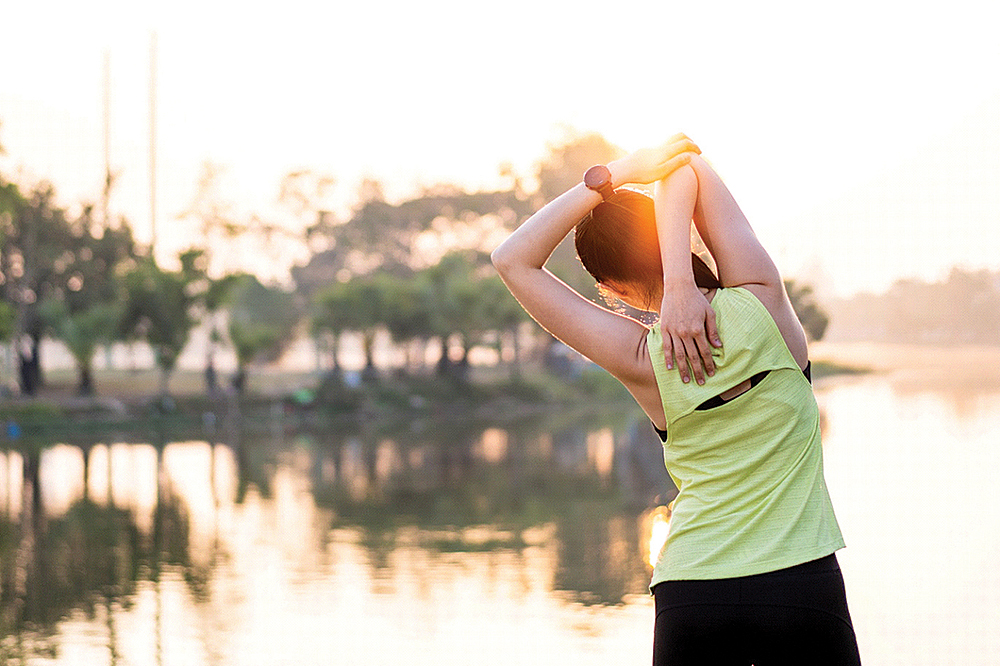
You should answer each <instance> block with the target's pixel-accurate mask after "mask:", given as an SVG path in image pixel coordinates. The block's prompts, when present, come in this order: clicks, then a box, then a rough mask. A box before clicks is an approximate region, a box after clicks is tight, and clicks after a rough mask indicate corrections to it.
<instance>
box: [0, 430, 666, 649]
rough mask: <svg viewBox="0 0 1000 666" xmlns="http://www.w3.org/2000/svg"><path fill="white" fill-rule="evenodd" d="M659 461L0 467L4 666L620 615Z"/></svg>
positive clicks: (461, 451)
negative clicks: (590, 611)
mask: <svg viewBox="0 0 1000 666" xmlns="http://www.w3.org/2000/svg"><path fill="white" fill-rule="evenodd" d="M645 430H648V428H647V429H640V428H637V429H635V430H634V431H633V432H634V433H638V432H644V431H645ZM649 443H650V442H649V441H648V439H645V440H644V439H642V438H640V437H638V436H633V437H630V436H629V435H628V432H627V431H626V433H625V434H623V435H617V436H616V434H615V429H613V428H612V427H611V426H610V425H608V424H597V425H596V426H593V427H585V426H583V425H579V424H575V423H574V424H570V425H569V426H567V427H564V428H562V429H552V428H549V427H548V426H547V425H546V424H541V423H539V424H534V425H531V424H528V425H524V426H522V427H519V428H504V429H501V428H496V427H488V428H475V427H468V426H455V425H452V426H449V427H443V428H437V429H428V428H424V429H421V430H419V431H409V432H405V433H402V434H400V436H397V437H386V436H384V435H383V434H378V433H367V432H365V431H364V430H354V431H351V432H342V433H326V434H322V435H317V434H310V433H284V432H282V433H280V434H279V436H277V437H272V438H268V439H265V440H252V439H246V438H242V437H237V438H236V439H235V441H232V442H226V443H213V442H207V441H187V442H170V443H167V444H163V445H158V444H156V443H149V442H93V443H82V444H81V443H77V444H73V445H68V444H61V443H59V444H53V445H51V446H47V447H44V448H42V449H37V448H32V449H31V450H26V451H6V452H3V453H0V549H2V550H0V557H2V567H0V569H2V570H0V617H2V625H0V634H2V637H3V638H2V643H0V658H2V659H0V660H3V661H6V660H8V659H25V658H38V659H43V660H51V661H54V662H59V663H118V662H119V661H121V662H123V663H132V661H133V660H137V661H138V662H142V663H157V664H160V663H171V662H172V661H173V660H175V659H179V660H180V661H179V663H247V659H249V660H250V661H251V662H252V661H255V660H257V659H259V658H260V655H262V654H267V653H272V654H274V652H273V647H274V646H275V645H284V646H285V647H284V648H282V650H284V651H285V652H283V653H282V654H281V655H278V656H280V659H279V660H280V661H285V660H287V658H288V652H287V651H291V652H292V653H293V654H299V655H300V657H301V659H303V660H305V661H306V662H307V663H308V662H310V660H311V661H313V662H316V659H315V658H314V657H311V656H310V655H312V653H313V648H312V647H309V648H306V647H304V646H308V645H313V644H315V643H316V640H317V638H316V636H303V635H301V631H299V630H298V629H297V630H296V631H295V632H293V634H294V635H298V636H299V637H300V639H301V640H300V641H299V642H300V643H301V645H299V644H296V645H289V644H288V641H287V640H286V639H282V638H279V637H277V636H275V635H274V631H275V626H276V624H275V623H278V624H279V625H280V624H282V623H287V622H289V621H291V620H292V619H293V618H294V621H295V622H296V623H297V626H301V625H300V624H298V623H301V622H302V621H303V620H304V618H303V617H302V613H303V612H304V611H305V610H306V609H307V608H311V612H313V613H316V614H317V617H325V618H326V621H327V622H332V623H335V624H337V625H338V626H341V627H347V628H348V630H349V628H350V627H351V626H352V625H353V626H355V628H358V627H361V626H364V625H367V623H368V622H370V621H372V620H373V619H377V618H378V617H379V616H380V614H384V612H383V611H379V612H378V613H376V615H375V618H372V617H369V616H368V615H365V612H366V610H371V609H370V608H369V607H370V606H371V603H372V602H371V599H372V598H385V599H391V600H392V603H391V605H393V606H395V605H397V604H403V605H404V606H405V605H409V607H410V608H411V609H412V608H420V609H424V610H426V609H427V608H428V606H427V604H429V603H430V604H432V605H433V604H434V603H440V604H442V605H447V604H448V603H451V602H449V601H448V596H449V595H454V596H455V599H457V600H459V601H461V599H465V602H464V603H465V604H466V605H465V608H466V612H467V613H469V614H471V615H474V616H482V615H483V614H484V612H485V613H488V612H489V610H490V608H493V609H495V608H498V607H505V608H506V611H505V612H507V613H509V614H511V615H512V616H515V615H518V614H519V613H521V612H522V611H523V610H524V609H525V608H526V607H528V608H531V607H535V610H534V611H531V612H529V614H528V616H526V617H528V618H532V617H534V618H535V620H539V619H540V618H543V617H544V618H546V621H550V620H551V618H552V617H559V616H560V615H561V614H565V613H566V612H567V609H568V608H571V607H573V606H576V605H583V606H584V607H585V606H588V605H594V604H596V605H598V606H610V607H614V606H625V605H627V601H628V600H629V599H630V598H633V597H636V596H640V595H642V594H643V592H644V590H645V585H646V583H647V580H648V569H647V567H646V565H645V564H644V563H643V560H644V557H643V555H642V550H643V547H644V545H643V544H644V543H646V542H648V537H645V536H644V535H643V534H642V530H643V528H644V525H645V523H644V521H643V520H642V519H641V514H642V511H643V510H645V509H647V508H648V507H650V506H652V505H654V504H655V500H656V498H657V497H663V496H665V495H666V494H667V492H668V490H669V481H668V480H667V478H666V476H665V474H663V473H662V468H661V467H660V468H659V474H658V475H654V474H649V473H648V472H647V471H645V464H646V463H647V462H649V460H648V459H647V458H648V457H649V456H648V455H647V453H645V450H646V449H647V448H649ZM653 454H654V455H653V457H652V460H653V462H654V464H655V465H657V466H659V465H660V463H659V461H658V454H656V449H655V448H654V449H653ZM654 469H656V467H654ZM636 470H643V473H642V474H636ZM323 590H326V592H327V595H324V594H323V593H322V591H323ZM473 590H478V593H477V594H478V595H479V599H478V601H477V600H476V599H475V595H473V596H468V595H469V594H471V593H472V591H473ZM352 600H353V601H352ZM310 604H314V605H313V606H310ZM331 604H332V606H331ZM542 606H544V607H545V608H544V610H543V609H542V608H541V607H542ZM459 607H461V604H460V606H459ZM275 609H279V610H281V612H279V613H277V615H276V614H275ZM282 612H283V613H285V614H284V615H282V614H281V613H282ZM395 612H396V613H403V612H404V611H402V610H399V611H395ZM411 612H412V611H411ZM442 612H443V611H442ZM452 612H453V611H448V613H449V614H448V617H446V618H439V619H441V621H446V622H447V623H457V624H461V620H462V618H463V617H464V616H463V615H461V614H460V615H451V614H450V613H452ZM338 613H340V615H338ZM362 617H363V618H365V620H364V621H363V622H362V621H360V620H359V618H362ZM407 617H408V615H407ZM581 617H582V616H581ZM383 619H384V620H386V621H389V620H393V619H394V620H395V621H402V617H401V616H399V615H393V617H391V618H390V617H386V618H383ZM464 621H466V622H468V621H470V620H469V618H467V617H466V618H464ZM408 622H412V620H406V621H405V622H404V624H406V623H408ZM423 622H424V623H425V624H426V623H427V622H431V624H434V623H435V622H436V621H434V620H433V618H425V619H424V620H423ZM457 624H456V626H457ZM434 626H435V627H437V628H436V629H435V632H440V630H441V628H440V627H439V626H437V625H436V624H434ZM411 629H412V630H413V632H414V634H413V637H412V638H413V640H417V634H420V635H421V636H423V635H424V634H425V633H426V631H425V630H426V629H427V627H426V626H425V627H424V630H421V631H417V629H416V628H415V627H411ZM535 630H538V629H537V628H536V629H535ZM565 630H566V629H565V628H564V631H565ZM578 630H580V627H579V626H577V627H576V629H573V628H572V627H570V628H569V631H571V632H574V631H578ZM525 631H529V629H528V628H525ZM588 631H590V632H591V633H594V632H595V631H596V633H601V631H597V630H595V629H593V627H591V629H589V630H588ZM321 633H322V632H321ZM432 633H433V632H432ZM325 634H329V631H326V632H325ZM261 636H271V638H272V639H273V642H272V643H269V645H271V648H265V647H264V646H262V645H260V644H258V643H257V640H258V638H259V637H261ZM354 640H355V641H356V640H357V639H356V637H355V638H354ZM322 642H323V641H322V640H320V641H319V643H322ZM644 643H645V641H644V642H643V643H638V644H637V647H638V649H640V650H642V649H644ZM223 645H225V646H228V647H220V646H223ZM254 646H255V647H254ZM369 647H371V646H369ZM362 648H363V646H359V647H358V649H359V650H361V649H362ZM399 649H400V650H405V648H404V646H402V645H400V646H399ZM180 655H186V656H184V657H183V658H181V657H180ZM192 655H194V659H193V660H192V659H191V656H192ZM240 655H242V657H241V656H240ZM511 658H514V657H513V655H511ZM515 660H516V659H515ZM381 661H382V660H381V659H371V660H369V662H368V663H380V662H381ZM430 661H431V662H434V663H436V662H437V659H430ZM316 663H318V662H316ZM357 663H365V662H363V661H359V662H357Z"/></svg>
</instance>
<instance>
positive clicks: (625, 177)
mask: <svg viewBox="0 0 1000 666" xmlns="http://www.w3.org/2000/svg"><path fill="white" fill-rule="evenodd" d="M697 150H698V148H697V146H695V145H694V144H693V143H691V141H690V140H689V139H687V137H684V136H679V137H674V139H672V140H671V141H670V142H668V143H666V144H664V145H663V146H661V147H659V148H656V149H645V150H642V151H637V152H635V153H631V154H630V155H628V156H626V157H624V158H622V159H621V160H615V161H614V162H611V163H610V164H608V169H609V170H610V171H611V176H612V184H613V185H614V186H615V187H618V186H620V185H623V184H625V183H650V182H653V181H655V180H658V179H660V178H663V177H664V176H666V175H667V174H669V173H672V172H673V171H675V170H677V169H678V168H680V167H681V166H683V165H685V164H687V163H688V162H689V161H690V160H691V157H692V154H693V152H695V151H697ZM600 202H601V195H600V194H598V193H597V192H594V191H591V190H589V189H587V187H586V186H585V185H584V184H583V183H580V184H578V185H576V186H574V187H573V188H571V189H570V190H568V191H567V192H565V193H564V194H562V195H561V196H559V197H558V198H556V199H554V200H553V201H551V202H549V203H548V204H547V205H545V206H544V207H543V208H542V209H541V210H539V211H538V212H537V213H535V214H534V215H532V216H531V217H530V218H528V220H526V221H525V222H524V224H522V225H521V226H520V227H518V228H517V229H516V230H515V231H514V232H513V233H512V234H511V235H510V236H509V237H508V238H507V240H505V241H504V242H503V243H502V244H501V245H500V246H499V247H497V248H496V250H494V251H493V254H492V259H493V265H494V266H495V267H496V268H497V272H499V273H500V277H501V278H503V281H504V283H505V284H506V285H507V288H508V289H510V291H511V293H512V294H513V295H514V297H515V298H517V300H518V302H520V304H521V306H522V307H524V309H525V310H526V311H527V312H528V314H530V315H531V316H532V318H534V319H535V321H537V322H538V323H539V324H540V325H541V326H542V328H544V329H545V330H547V331H548V332H549V333H551V334H552V335H553V336H555V337H556V338H558V339H559V340H561V341H562V342H564V343H565V344H567V345H569V346H570V347H572V348H573V349H575V350H577V351H578V352H580V353H581V354H583V355H584V356H586V357H587V358H589V359H590V360H592V361H593V362H594V363H597V364H598V365H600V366H601V367H603V368H604V369H606V370H607V371H608V372H610V373H611V374H612V375H614V376H615V377H617V378H618V379H620V380H623V381H626V382H627V381H629V380H632V379H635V378H638V377H639V376H640V375H643V373H645V372H647V371H648V363H647V364H646V365H644V364H643V363H642V362H641V357H640V354H639V352H638V350H639V349H640V348H641V346H642V345H643V344H644V340H645V334H646V328H645V327H644V326H643V325H642V324H640V323H639V322H637V321H635V320H634V319H631V318H629V317H624V316H622V315H619V314H616V313H613V312H611V311H609V310H606V309H604V308H602V307H600V306H598V305H596V304H594V303H593V302H591V301H589V300H587V299H586V298H584V297H583V296H581V295H580V294H578V293H577V292H575V291H574V290H573V289H571V288H570V287H569V286H567V285H566V284H565V283H564V282H562V281H561V280H559V279H558V278H557V277H555V276H554V275H552V273H550V272H549V271H548V270H546V269H545V262H546V261H547V260H548V258H549V256H550V255H551V254H552V251H553V250H554V249H555V248H556V246H557V245H558V244H559V243H560V241H562V239H563V238H565V237H566V235H567V234H568V233H569V232H570V231H571V230H572V229H573V227H574V226H576V224H577V223H578V222H579V221H580V220H581V219H582V218H583V217H584V216H585V215H586V214H587V213H588V212H590V211H591V210H592V209H593V208H594V207H595V206H597V204H598V203H600ZM609 341H618V343H617V344H609Z"/></svg>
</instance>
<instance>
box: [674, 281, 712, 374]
mask: <svg viewBox="0 0 1000 666" xmlns="http://www.w3.org/2000/svg"><path fill="white" fill-rule="evenodd" d="M660 333H661V335H662V337H663V353H664V358H666V361H667V369H668V370H670V369H673V363H674V359H675V358H676V360H677V370H678V372H680V374H681V380H682V381H683V382H685V383H687V382H689V381H691V373H692V372H693V373H694V378H695V381H697V382H698V383H699V384H704V383H705V375H708V376H709V377H711V376H712V375H714V374H715V363H714V362H713V361H712V347H711V346H710V345H709V340H711V341H712V345H714V346H716V347H721V346H722V340H721V339H720V338H719V331H718V329H717V328H716V324H715V310H713V309H712V306H711V305H709V303H708V300H707V299H706V298H705V296H704V295H702V293H701V290H700V289H698V287H697V286H695V284H694V282H690V283H684V284H679V285H677V286H676V287H673V288H668V287H667V286H664V289H663V302H662V304H661V306H660Z"/></svg>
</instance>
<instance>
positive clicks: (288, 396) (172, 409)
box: [0, 346, 882, 442]
mask: <svg viewBox="0 0 1000 666" xmlns="http://www.w3.org/2000/svg"><path fill="white" fill-rule="evenodd" d="M826 351H827V353H825V354H819V355H817V356H816V358H815V359H814V363H813V376H814V378H815V379H816V381H817V382H823V381H825V380H826V379H827V378H831V377H836V376H842V375H850V374H858V373H863V372H867V371H868V369H869V368H872V367H876V368H882V366H881V365H878V364H876V363H875V362H876V361H879V358H878V357H876V356H875V355H874V354H872V353H868V354H864V353H851V352H850V350H846V353H845V350H843V349H841V348H838V347H833V346H831V347H829V348H828V349H827V350H826ZM855 359H863V360H864V364H862V363H858V362H856V361H855ZM75 381H76V377H75V374H74V373H72V372H70V371H66V370H62V371H53V372H50V373H47V375H46V386H45V388H43V389H42V391H40V392H39V394H38V395H37V396H35V397H33V398H23V397H10V398H6V399H3V400H0V424H2V425H4V426H5V427H4V431H2V432H0V442H3V441H7V442H12V441H14V440H18V439H22V438H35V439H39V440H47V439H51V438H52V437H54V436H55V437H62V438H68V439H72V438H73V437H75V436H83V437H88V436H90V435H89V434H92V433H97V432H104V431H111V432H117V433H120V434H122V435H125V434H128V433H146V432H149V431H150V430H152V431H158V432H169V433H170V434H171V435H172V436H180V435H185V434H186V435H188V436H191V437H202V436H205V434H206V433H214V432H218V431H219V430H221V429H232V428H238V429H239V430H241V431H247V430H249V431H255V430H270V429H273V428H274V427H275V426H274V424H275V423H276V422H277V421H278V420H280V421H281V423H282V424H283V426H282V427H286V426H287V427H293V428H325V427H351V426H359V425H367V426H372V427H379V428H385V429H386V430H391V429H393V428H396V427H399V426H401V425H403V424H405V423H407V422H410V421H414V420H421V421H428V420H429V421H464V422H470V421H477V420H484V421H486V420H488V421H490V422H493V423H498V422H499V423H502V422H509V421H515V420H518V419H523V418H526V417H529V416H531V415H533V414H540V413H543V412H547V411H551V410H552V409H553V408H565V409H567V410H578V409H579V408H580V406H581V405H586V406H587V408H588V409H590V410H600V409H601V408H602V406H603V407H609V408H612V409H619V410H621V409H623V408H634V403H633V401H632V398H631V396H630V395H629V393H628V392H627V391H626V390H625V389H624V387H622V386H621V385H620V384H619V383H618V382H617V381H616V380H615V379H614V378H612V377H611V376H610V375H609V374H608V373H606V372H604V371H603V370H600V369H599V368H597V367H594V366H583V367H582V368H580V369H579V370H578V371H577V372H575V373H573V375H572V376H571V377H568V378H558V377H556V376H554V375H552V374H550V373H548V372H544V371H542V370H540V369H533V370H528V371H526V372H525V373H524V374H523V375H522V376H520V377H512V376H511V375H510V374H509V373H508V372H507V371H506V370H498V369H496V368H472V369H471V370H470V373H469V376H468V378H467V379H466V380H465V381H462V380H459V379H456V378H454V377H439V376H435V375H420V376H402V375H391V376H383V377H380V378H378V379H376V380H372V381H367V382H360V381H357V382H354V383H347V384H345V383H338V382H331V381H329V380H328V379H327V380H325V381H324V379H323V378H322V377H320V376H319V375H317V374H316V373H296V372H285V371H277V370H261V371H257V372H254V373H252V374H251V375H250V376H249V378H248V382H247V385H246V390H245V391H244V393H243V394H242V395H237V394H236V393H234V392H233V391H232V390H221V389H220V390H217V391H216V392H215V393H214V394H212V395H209V394H208V392H207V391H206V386H205V381H204V375H203V373H201V372H195V371H178V372H176V373H175V374H174V375H173V377H172V378H171V382H170V394H169V396H168V397H163V396H161V395H160V394H159V381H160V376H159V373H158V372H157V371H156V370H152V369H150V370H98V371H96V372H95V377H94V384H95V386H96V388H97V391H98V394H97V395H95V396H86V397H84V396H79V395H77V394H76V391H75Z"/></svg>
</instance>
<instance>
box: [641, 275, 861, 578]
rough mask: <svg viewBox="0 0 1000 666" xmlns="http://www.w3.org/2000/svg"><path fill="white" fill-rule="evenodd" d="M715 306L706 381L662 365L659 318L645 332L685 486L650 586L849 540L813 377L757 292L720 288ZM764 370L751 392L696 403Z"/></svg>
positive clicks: (744, 569)
mask: <svg viewBox="0 0 1000 666" xmlns="http://www.w3.org/2000/svg"><path fill="white" fill-rule="evenodd" d="M712 307H713V308H714V309H715V314H716V322H717V324H718V329H719V335H720V336H721V337H722V342H723V349H715V350H713V352H712V354H713V356H714V360H715V366H716V373H715V375H714V376H712V377H709V378H707V379H706V382H705V384H704V385H701V386H699V385H698V384H696V383H694V382H691V383H690V384H684V383H683V382H681V379H680V375H679V373H678V372H677V370H676V369H674V370H667V368H666V363H665V361H664V354H663V339H662V337H661V334H660V327H659V325H658V324H657V325H655V326H653V328H652V330H650V332H649V334H648V336H647V342H648V345H649V355H650V358H651V359H652V362H653V371H654V373H655V374H656V382H657V384H658V386H659V390H660V397H661V399H662V401H663V410H664V414H665V416H666V419H667V440H666V442H664V444H663V460H664V463H665V464H666V467H667V471H668V472H669V474H670V477H671V478H672V479H673V480H674V483H675V484H676V485H677V488H678V489H679V491H680V492H679V494H678V495H677V497H676V499H675V500H674V502H673V507H672V513H671V518H670V529H669V533H668V536H667V540H666V543H665V544H664V546H663V549H662V550H661V551H660V555H659V558H658V560H657V562H656V565H655V567H654V568H653V578H652V582H651V583H650V587H652V586H653V585H656V583H659V582H662V581H665V580H689V579H712V578H732V577H735V576H749V575H753V574H758V573H765V572H768V571H774V570H777V569H783V568H785V567H790V566H794V565H796V564H801V563H803V562H808V561H811V560H815V559H818V558H820V557H824V556H826V555H829V554H830V553H832V552H834V551H836V550H838V549H840V548H843V547H844V540H843V537H842V536H841V534H840V528H839V527H838V525H837V519H836V517H835V516H834V514H833V505H832V503H831V502H830V496H829V493H828V492H827V489H826V483H825V481H824V479H823V450H822V448H821V445H820V432H819V407H818V406H817V405H816V399H815V398H814V396H813V392H812V386H811V385H810V384H809V381H808V380H807V379H806V377H805V375H804V374H803V373H802V370H801V369H799V366H798V364H797V363H796V362H795V359H794V358H793V357H792V354H791V352H790V351H789V350H788V347H787V346H786V345H785V341H784V339H783V338H782V337H781V333H780V332H779V331H778V326H777V324H775V323H774V319H772V318H771V315H770V313H769V312H768V311H767V309H766V308H765V307H764V305H763V304H762V303H761V302H760V301H759V300H757V297H756V296H754V295H753V294H752V293H750V292H749V291H747V290H746V289H743V288H729V289H719V290H717V291H716V295H715V297H714V298H713V300H712ZM765 370H766V371H769V372H768V374H767V375H766V376H765V377H764V379H763V380H761V381H760V383H759V384H757V385H756V386H754V387H753V388H751V389H750V390H749V391H747V392H745V393H743V394H741V395H739V396H737V397H735V398H733V399H732V400H731V401H729V402H726V403H724V404H722V405H721V406H719V407H715V408H713V409H708V410H696V409H695V408H696V407H697V406H698V405H700V404H701V403H702V402H704V401H705V400H707V399H709V398H711V397H713V396H715V395H718V394H720V393H722V392H723V391H725V390H727V389H729V388H732V387H733V386H736V385H738V384H740V383H742V382H743V381H744V380H746V379H749V378H750V377H752V376H753V375H755V374H757V373H760V372H763V371H765Z"/></svg>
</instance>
